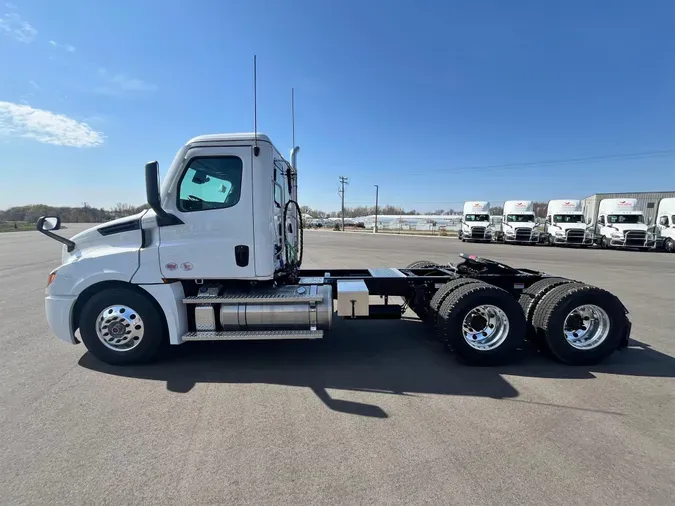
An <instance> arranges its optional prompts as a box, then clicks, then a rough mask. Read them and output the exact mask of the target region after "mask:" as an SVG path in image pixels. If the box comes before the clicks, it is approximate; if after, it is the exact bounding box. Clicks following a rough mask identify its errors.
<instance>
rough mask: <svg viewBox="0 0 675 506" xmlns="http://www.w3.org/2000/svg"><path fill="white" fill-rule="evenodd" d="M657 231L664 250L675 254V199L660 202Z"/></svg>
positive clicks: (657, 214)
mask: <svg viewBox="0 0 675 506" xmlns="http://www.w3.org/2000/svg"><path fill="white" fill-rule="evenodd" d="M656 230H657V234H658V239H659V242H660V244H661V246H662V247H663V249H665V250H666V251H668V252H669V253H675V198H666V199H662V200H661V202H659V208H658V210H657V212H656Z"/></svg>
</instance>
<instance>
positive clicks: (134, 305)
mask: <svg viewBox="0 0 675 506" xmlns="http://www.w3.org/2000/svg"><path fill="white" fill-rule="evenodd" d="M296 153H297V148H294V149H293V151H292V152H291V157H290V158H291V161H290V163H289V162H287V161H286V160H285V159H284V158H283V157H282V156H281V154H280V153H279V151H278V150H277V149H276V148H275V147H274V146H273V144H272V142H271V141H270V140H269V138H268V137H266V136H263V135H257V134H219V135H206V136H201V137H196V138H194V139H192V140H190V141H188V142H187V144H185V146H183V147H182V148H181V149H180V150H179V151H178V154H177V155H176V157H175V158H174V161H173V164H172V165H171V167H170V168H169V170H168V172H167V175H166V178H165V179H164V181H163V183H162V185H161V189H160V185H159V164H158V163H157V162H150V163H148V164H146V167H145V183H146V193H147V201H148V204H149V205H150V209H149V210H146V211H143V212H140V213H138V214H136V215H134V216H130V217H127V218H121V219H118V220H114V221H112V222H110V223H105V224H102V225H97V226H95V227H92V228H90V229H88V230H86V231H84V232H82V233H80V234H77V235H76V236H74V237H73V238H71V239H67V238H65V237H62V236H60V235H58V234H56V233H55V232H54V230H56V228H57V227H58V224H59V219H58V217H42V218H40V219H39V220H38V223H37V228H38V230H39V231H40V232H42V233H43V234H45V235H47V236H49V237H50V238H52V239H55V240H58V241H60V242H62V243H63V244H64V247H63V252H62V259H61V265H60V267H58V268H57V269H55V270H54V271H52V272H51V273H50V274H49V278H48V282H47V289H46V300H45V309H46V313H47V321H48V322H49V325H50V327H51V328H52V330H53V331H54V333H55V334H56V336H57V337H58V338H60V339H62V340H63V341H65V342H67V343H72V344H76V343H78V342H79V341H80V340H81V341H82V342H84V344H85V346H86V347H87V349H88V350H89V351H90V352H91V353H92V355H93V356H95V357H96V358H98V359H99V360H101V361H103V362H106V363H109V364H117V365H124V364H133V363H139V362H144V361H148V360H152V359H154V358H157V357H158V356H159V354H160V352H161V350H162V348H163V347H164V346H167V345H169V344H171V345H180V344H182V343H185V342H191V341H214V340H216V341H233V340H272V339H318V338H322V337H323V335H324V332H325V331H328V330H329V329H330V328H331V323H332V321H333V315H334V313H337V316H339V317H342V318H345V319H347V320H358V319H378V318H379V319H382V318H395V319H399V318H401V316H402V315H403V313H404V312H405V310H406V308H407V307H410V308H411V309H412V310H413V311H414V312H416V313H417V315H418V316H419V317H420V318H421V319H422V320H424V321H426V322H429V323H430V326H429V328H430V329H433V332H434V333H435V334H436V335H437V337H438V338H439V339H440V340H441V341H442V342H443V343H444V345H445V347H446V348H448V349H451V350H453V351H454V352H455V353H457V354H458V355H459V356H461V357H462V358H463V359H465V360H467V361H469V362H472V363H476V364H496V363H503V362H507V361H510V360H513V359H515V358H517V356H518V354H519V353H520V351H519V350H522V348H523V340H524V339H525V337H526V335H527V336H530V337H531V339H532V340H533V341H534V342H536V343H537V345H538V346H541V347H542V348H544V349H547V350H549V351H550V352H551V354H552V355H553V356H554V357H556V358H557V359H558V360H560V361H562V362H565V363H568V364H588V363H595V362H598V361H600V360H603V359H604V358H606V357H607V356H609V355H610V354H612V353H613V352H614V351H615V350H617V349H620V348H622V347H625V346H627V344H628V337H629V334H630V328H631V324H630V321H629V320H628V318H627V310H626V308H625V307H624V306H623V304H622V303H621V302H620V301H619V299H618V298H617V297H616V296H615V295H613V294H611V293H609V292H607V291H606V290H603V289H600V288H596V287H593V286H589V285H586V284H584V283H581V282H578V281H574V280H571V279H566V278H559V277H552V276H548V275H546V274H544V273H542V272H539V271H536V270H532V269H527V268H514V267H509V266H507V265H504V264H501V263H499V262H495V261H491V260H486V259H482V258H478V257H474V256H467V255H462V262H461V263H459V264H456V265H454V264H450V263H443V264H439V263H434V262H427V261H423V260H420V261H417V262H413V263H412V264H410V265H409V266H408V267H402V268H393V267H379V268H372V267H371V268H366V267H363V268H353V269H331V268H328V267H324V268H320V269H302V268H301V264H302V256H303V253H302V249H303V244H302V227H301V225H302V224H301V215H300V213H299V209H300V208H299V205H298V203H297V180H298V179H297V169H296V167H297V165H296V162H295V158H296ZM384 247H386V246H384ZM370 296H379V297H380V299H379V300H382V301H383V303H380V304H371V301H370ZM391 297H397V299H395V300H397V301H398V300H399V299H398V298H400V299H401V300H402V301H403V303H402V304H401V303H393V302H392V301H391V300H390V298H391ZM78 331H79V334H78Z"/></svg>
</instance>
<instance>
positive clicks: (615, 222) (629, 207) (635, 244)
mask: <svg viewBox="0 0 675 506" xmlns="http://www.w3.org/2000/svg"><path fill="white" fill-rule="evenodd" d="M591 223H593V224H594V225H595V241H596V243H597V244H599V245H600V246H601V247H603V248H635V249H642V250H647V249H651V248H654V247H655V245H656V238H655V236H654V234H653V233H651V232H649V230H648V226H647V224H646V223H645V218H644V214H643V213H642V211H640V210H638V201H637V199H633V198H626V199H604V200H602V201H600V205H599V206H598V214H597V219H591Z"/></svg>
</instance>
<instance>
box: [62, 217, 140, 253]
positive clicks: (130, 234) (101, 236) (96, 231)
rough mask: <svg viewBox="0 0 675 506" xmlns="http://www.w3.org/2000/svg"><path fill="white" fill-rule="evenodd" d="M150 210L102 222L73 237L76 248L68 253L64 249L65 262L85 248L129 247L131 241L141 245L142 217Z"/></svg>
mask: <svg viewBox="0 0 675 506" xmlns="http://www.w3.org/2000/svg"><path fill="white" fill-rule="evenodd" d="M147 212H148V211H147V210H143V211H141V212H140V213H137V214H134V215H132V216H125V217H124V218H118V219H116V220H112V221H108V222H106V223H101V224H99V225H96V226H93V227H91V228H88V229H87V230H84V231H83V232H80V233H79V234H76V235H75V236H74V237H72V238H71V241H73V242H74V243H75V249H74V250H73V251H72V252H71V253H68V251H67V250H66V249H65V248H64V249H63V255H62V256H63V262H64V263H65V262H66V260H67V259H69V258H78V257H80V256H81V255H82V253H83V252H84V251H85V250H90V249H95V248H98V247H111V246H112V247H129V244H130V242H133V243H134V244H136V243H138V245H139V247H140V237H141V218H142V217H143V215H145V214H146V213H147Z"/></svg>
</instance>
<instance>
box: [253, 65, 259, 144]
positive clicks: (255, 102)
mask: <svg viewBox="0 0 675 506" xmlns="http://www.w3.org/2000/svg"><path fill="white" fill-rule="evenodd" d="M253 142H254V147H253V155H254V156H258V155H259V154H260V148H259V147H258V61H257V56H256V55H253Z"/></svg>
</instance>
